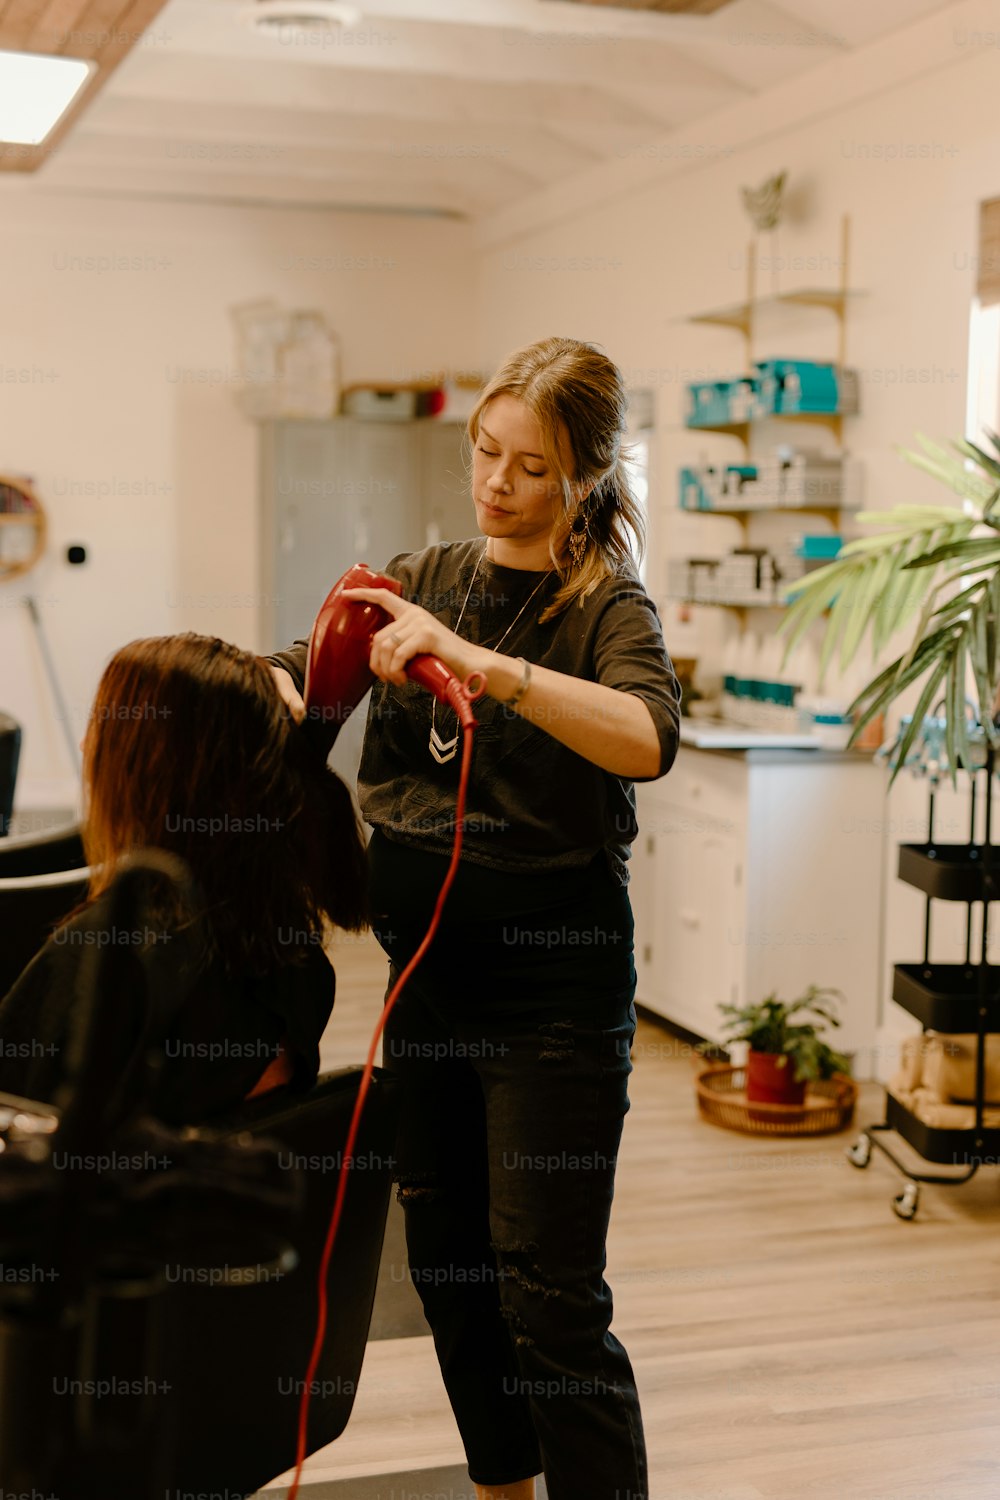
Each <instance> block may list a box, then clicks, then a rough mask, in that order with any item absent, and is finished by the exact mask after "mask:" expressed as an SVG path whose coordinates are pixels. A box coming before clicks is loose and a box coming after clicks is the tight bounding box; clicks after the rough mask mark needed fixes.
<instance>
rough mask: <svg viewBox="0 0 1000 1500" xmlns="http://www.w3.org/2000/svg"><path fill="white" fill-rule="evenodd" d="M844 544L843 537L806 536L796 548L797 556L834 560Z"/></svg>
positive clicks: (812, 559) (810, 559)
mask: <svg viewBox="0 0 1000 1500" xmlns="http://www.w3.org/2000/svg"><path fill="white" fill-rule="evenodd" d="M842 546H843V537H839V536H825V535H824V536H804V537H802V539H801V541H800V542H799V545H798V546H797V547H796V549H795V556H796V557H804V558H806V559H807V560H809V561H822V562H832V561H833V559H834V558H835V557H836V556H837V554H838V552H839V551H840V549H841V547H842Z"/></svg>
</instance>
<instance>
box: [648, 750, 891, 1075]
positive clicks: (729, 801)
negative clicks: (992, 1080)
mask: <svg viewBox="0 0 1000 1500" xmlns="http://www.w3.org/2000/svg"><path fill="white" fill-rule="evenodd" d="M887 781H888V775H887V773H886V772H885V770H884V769H882V768H881V767H878V766H876V765H874V764H873V763H872V761H871V760H870V759H869V758H868V757H866V756H863V755H858V754H854V753H846V754H837V753H827V752H823V751H814V750H807V751H765V750H752V751H746V752H739V751H737V752H720V751H712V750H696V749H693V748H692V747H689V746H682V747H681V749H680V751H679V752H678V756H677V760H676V762H675V763H674V766H673V768H672V769H671V771H670V773H669V774H668V775H667V776H666V777H664V778H663V779H662V780H660V781H655V782H646V783H641V784H640V785H639V786H638V787H637V788H636V794H637V797H636V800H637V803H638V808H639V836H638V838H637V839H636V842H635V845H634V846H633V869H632V883H631V887H630V889H631V892H632V905H633V910H634V912H635V920H636V971H637V975H638V988H637V994H636V998H637V999H638V1000H639V1001H640V1002H641V1003H642V1004H643V1005H645V1006H646V1007H648V1008H649V1009H650V1010H652V1011H655V1012H656V1013H657V1014H658V1015H662V1016H664V1017H666V1018H667V1019H668V1020H670V1021H671V1022H673V1023H674V1024H676V1025H678V1026H682V1027H684V1028H686V1029H687V1030H689V1031H693V1032H696V1033H697V1034H698V1035H699V1036H703V1037H708V1038H710V1039H712V1040H719V1039H720V1037H721V1020H722V1018H721V1015H720V1013H719V1009H718V1007H719V1005H720V1004H746V1003H749V1002H750V1001H752V1000H758V999H761V998H763V997H764V996H765V995H767V994H769V993H770V992H771V991H772V990H776V991H777V992H778V994H779V995H780V996H781V998H783V999H790V998H792V997H794V996H796V995H799V994H801V993H802V992H803V991H804V989H805V988H806V986H807V985H808V984H810V983H815V984H817V985H822V986H825V987H830V988H834V989H839V990H841V991H842V992H843V994H844V1001H843V1002H842V1004H841V1007H840V1014H841V1019H842V1022H843V1024H842V1026H841V1028H840V1030H839V1031H837V1032H836V1033H835V1034H834V1036H833V1038H832V1040H834V1042H835V1044H836V1045H838V1046H840V1047H841V1048H842V1049H843V1050H845V1051H848V1052H854V1053H856V1054H857V1062H856V1067H857V1070H858V1072H859V1076H868V1069H869V1067H870V1062H871V1058H870V1051H871V1049H872V1048H873V1047H874V1045H875V1037H876V1030H877V1024H878V1006H879V991H880V974H881V970H880V945H881V937H882V907H883V899H884V889H885V866H886V852H885V851H886V839H885V832H884V830H885V819H884V797H885V787H886V783H887ZM866 1051H867V1053H868V1055H866Z"/></svg>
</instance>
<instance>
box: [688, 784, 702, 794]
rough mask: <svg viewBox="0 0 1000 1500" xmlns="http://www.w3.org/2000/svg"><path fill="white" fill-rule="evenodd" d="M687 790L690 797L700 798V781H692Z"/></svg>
mask: <svg viewBox="0 0 1000 1500" xmlns="http://www.w3.org/2000/svg"><path fill="white" fill-rule="evenodd" d="M689 790H690V793H691V796H692V797H700V796H701V782H700V781H692V783H691V786H690V788H689Z"/></svg>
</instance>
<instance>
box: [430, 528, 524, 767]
mask: <svg viewBox="0 0 1000 1500" xmlns="http://www.w3.org/2000/svg"><path fill="white" fill-rule="evenodd" d="M488 546H489V543H488V542H487V544H486V547H488ZM486 547H484V548H483V550H482V552H480V554H479V557H478V558H477V559H476V566H475V570H474V572H473V574H472V582H471V583H470V584H469V587H468V589H467V590H466V594H465V599H464V600H463V603H462V608H461V610H460V611H459V615H458V619H457V620H456V622H455V627H454V629H455V634H456V635H458V627H459V625H461V623H462V618H463V616H464V614H465V606H466V605H467V604H468V602H469V599H470V598H471V597H472V590H473V588H474V587H475V583H476V579H477V578H478V577H479V565H480V563H481V562H482V560H483V558H484V557H485V556H486ZM550 571H551V570H550ZM548 576H549V574H548V573H547V572H546V573H543V574H542V576H541V579H540V580H539V582H538V583H537V584H536V585H535V587H534V588H533V589H532V591H531V593H530V594H529V595H528V597H527V599H525V601H524V603H523V604H522V605H521V608H520V609H519V610H518V612H517V614H516V615H515V616H514V618H513V620H512V621H511V622H510V624H509V625H508V626H507V629H506V630H505V631H504V633H503V635H502V636H501V637H500V639H499V640H498V641H497V643H496V645H495V646H491V647H490V649H491V650H492V651H499V649H500V647H501V646H502V645H503V643H504V641H505V640H506V639H507V637H508V636H509V635H510V633H511V631H512V630H513V629H514V626H515V625H516V624H517V622H518V620H519V619H520V618H521V616H522V615H523V614H524V611H525V610H526V609H527V607H528V605H529V604H530V603H531V601H532V599H534V597H535V595H536V594H537V593H538V590H539V589H540V588H541V587H542V584H543V583H544V582H545V581H546V579H547V578H548ZM458 739H459V734H458V729H457V728H456V730H455V733H454V734H453V735H452V737H451V739H450V740H443V739H442V738H441V736H440V735H439V734H438V732H437V699H436V698H435V699H434V706H433V708H432V709H431V733H430V738H429V739H428V741H427V748H428V749H429V750H430V752H431V754H432V755H433V757H434V759H435V760H436V761H437V763H438V765H439V766H443V765H445V764H446V762H448V761H449V760H453V759H454V757H455V754H456V752H457V750H458Z"/></svg>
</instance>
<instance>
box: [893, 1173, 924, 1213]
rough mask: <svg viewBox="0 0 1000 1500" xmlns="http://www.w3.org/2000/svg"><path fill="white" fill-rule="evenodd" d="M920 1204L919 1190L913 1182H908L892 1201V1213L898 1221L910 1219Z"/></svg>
mask: <svg viewBox="0 0 1000 1500" xmlns="http://www.w3.org/2000/svg"><path fill="white" fill-rule="evenodd" d="M919 1202H920V1189H919V1188H918V1187H917V1184H916V1183H915V1182H908V1183H907V1184H906V1186H905V1188H904V1189H903V1191H902V1192H901V1193H897V1194H896V1196H895V1198H893V1200H892V1211H893V1213H894V1214H895V1215H896V1217H897V1218H899V1219H912V1218H913V1217H914V1216H915V1214H916V1212H917V1204H918V1203H919Z"/></svg>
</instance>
